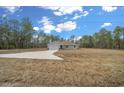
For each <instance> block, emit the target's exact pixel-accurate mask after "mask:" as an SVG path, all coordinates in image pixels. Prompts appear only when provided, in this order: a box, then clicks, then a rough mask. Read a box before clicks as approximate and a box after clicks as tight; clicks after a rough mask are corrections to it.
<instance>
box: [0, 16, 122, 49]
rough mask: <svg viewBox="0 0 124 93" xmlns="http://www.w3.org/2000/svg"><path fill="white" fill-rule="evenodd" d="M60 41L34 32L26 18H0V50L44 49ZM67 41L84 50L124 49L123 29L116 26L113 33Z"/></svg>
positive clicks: (98, 33)
mask: <svg viewBox="0 0 124 93" xmlns="http://www.w3.org/2000/svg"><path fill="white" fill-rule="evenodd" d="M60 40H64V39H63V38H61V37H60V36H54V35H48V34H45V33H44V32H43V31H34V30H33V25H32V22H31V21H30V19H29V18H28V17H27V18H23V19H21V20H17V19H9V18H2V17H1V18H0V49H14V48H39V47H46V46H47V44H48V43H49V42H51V41H60ZM68 41H72V42H75V43H78V44H79V45H80V47H84V48H110V49H113V48H116V49H124V27H120V26H117V27H115V29H114V31H108V30H107V29H105V28H102V29H101V30H100V31H98V32H97V33H95V34H93V35H92V36H91V35H84V36H82V37H81V39H79V40H75V36H74V35H72V36H71V37H70V39H68Z"/></svg>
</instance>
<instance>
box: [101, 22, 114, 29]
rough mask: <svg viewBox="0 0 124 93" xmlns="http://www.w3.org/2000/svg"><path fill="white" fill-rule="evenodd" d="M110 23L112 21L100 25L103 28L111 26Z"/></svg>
mask: <svg viewBox="0 0 124 93" xmlns="http://www.w3.org/2000/svg"><path fill="white" fill-rule="evenodd" d="M111 25H112V23H104V24H103V25H101V27H102V28H104V27H107V26H111Z"/></svg>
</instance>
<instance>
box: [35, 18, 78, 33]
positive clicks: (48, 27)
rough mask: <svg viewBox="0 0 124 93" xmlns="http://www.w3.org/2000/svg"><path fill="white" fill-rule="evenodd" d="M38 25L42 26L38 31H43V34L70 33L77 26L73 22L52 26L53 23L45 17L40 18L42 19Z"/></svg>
mask: <svg viewBox="0 0 124 93" xmlns="http://www.w3.org/2000/svg"><path fill="white" fill-rule="evenodd" d="M39 24H42V26H41V28H40V29H41V30H43V31H44V32H45V33H51V31H53V30H54V31H56V32H62V31H72V30H74V29H76V27H77V24H76V22H74V21H67V22H63V23H59V24H56V25H53V22H52V21H50V20H49V18H48V17H46V16H44V17H42V19H41V20H40V21H39ZM35 29H37V28H35Z"/></svg>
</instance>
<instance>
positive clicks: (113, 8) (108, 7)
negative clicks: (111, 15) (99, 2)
mask: <svg viewBox="0 0 124 93" xmlns="http://www.w3.org/2000/svg"><path fill="white" fill-rule="evenodd" d="M102 10H103V11H105V12H112V11H115V10H117V7H112V6H103V7H102Z"/></svg>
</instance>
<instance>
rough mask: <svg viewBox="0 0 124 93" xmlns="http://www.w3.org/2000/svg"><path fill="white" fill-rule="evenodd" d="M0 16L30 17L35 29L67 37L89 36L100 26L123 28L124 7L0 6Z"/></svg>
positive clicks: (13, 17) (111, 28)
mask: <svg viewBox="0 0 124 93" xmlns="http://www.w3.org/2000/svg"><path fill="white" fill-rule="evenodd" d="M0 15H1V16H2V17H6V16H7V17H9V18H12V19H18V20H20V19H22V18H24V17H29V18H30V20H31V21H32V24H33V27H34V29H35V30H36V31H43V32H45V33H47V34H53V35H60V36H61V37H64V38H69V37H70V36H71V35H75V36H76V37H80V36H82V35H92V34H94V33H95V32H98V31H99V30H100V29H101V28H106V29H108V30H110V31H112V30H113V29H114V28H115V27H116V26H122V27H124V7H115V6H114V7H111V6H109V7H102V6H101V7H100V6H98V7H94V6H92V7H90V6H84V7H80V6H77V7H57V6H56V7H51V6H48V7H45V6H44V7H35V6H25V7H17V6H16V7H0Z"/></svg>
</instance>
